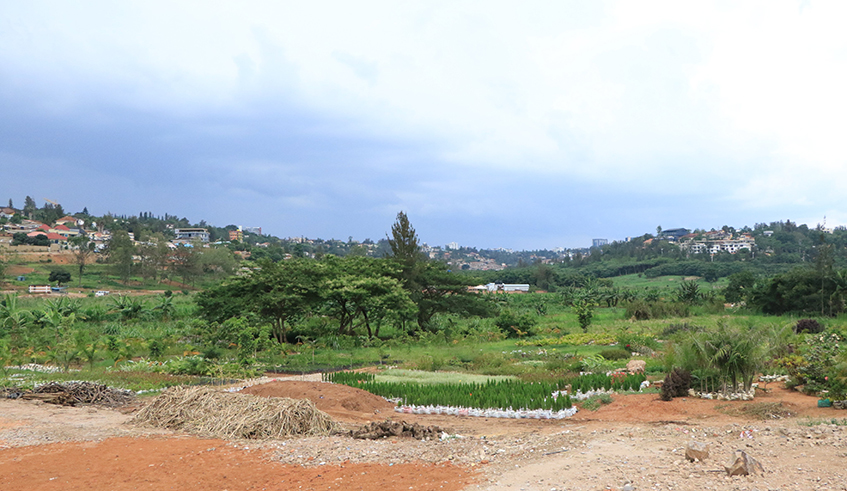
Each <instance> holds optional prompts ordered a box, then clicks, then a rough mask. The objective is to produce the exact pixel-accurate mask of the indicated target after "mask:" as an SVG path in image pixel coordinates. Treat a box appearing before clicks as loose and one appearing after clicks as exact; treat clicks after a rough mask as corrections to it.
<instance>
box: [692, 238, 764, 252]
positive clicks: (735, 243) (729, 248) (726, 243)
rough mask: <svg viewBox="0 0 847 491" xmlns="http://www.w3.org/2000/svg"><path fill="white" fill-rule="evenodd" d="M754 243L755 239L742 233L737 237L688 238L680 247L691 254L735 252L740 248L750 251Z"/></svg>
mask: <svg viewBox="0 0 847 491" xmlns="http://www.w3.org/2000/svg"><path fill="white" fill-rule="evenodd" d="M755 245H756V241H755V240H754V239H753V238H752V237H750V236H746V235H742V236H741V237H739V238H737V239H718V240H715V239H700V240H696V239H690V240H688V241H687V242H684V243H682V244H681V247H684V248H686V249H687V250H688V252H690V253H692V254H703V253H708V254H718V253H721V252H728V253H730V254H735V253H737V252H738V251H740V250H742V249H747V250H748V251H752V250H753V247H755Z"/></svg>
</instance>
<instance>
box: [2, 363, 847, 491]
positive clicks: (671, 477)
mask: <svg viewBox="0 0 847 491" xmlns="http://www.w3.org/2000/svg"><path fill="white" fill-rule="evenodd" d="M777 385H778V384H771V386H770V389H771V390H770V391H768V392H765V393H761V394H758V395H757V398H756V400H755V401H753V402H740V401H739V402H731V403H727V402H724V401H707V400H700V399H691V398H681V399H675V400H674V401H671V402H662V401H660V400H659V399H658V396H657V395H656V394H640V395H617V396H614V397H613V402H612V403H611V404H609V405H607V406H603V407H601V408H600V409H598V410H597V411H593V412H592V411H585V410H583V411H580V412H579V413H577V415H576V416H574V417H573V418H570V419H568V420H560V421H544V420H502V419H485V418H458V417H451V416H424V415H408V414H404V415H400V414H398V413H394V412H393V409H392V405H391V404H390V403H387V402H385V401H383V400H382V399H380V398H377V397H375V396H373V395H371V394H369V393H366V392H362V391H359V390H356V389H352V388H348V387H344V386H337V385H331V384H324V383H321V382H318V381H314V380H311V381H309V380H297V381H274V382H271V383H268V384H264V385H255V386H252V387H249V388H247V389H246V390H245V391H244V392H246V393H248V394H255V395H261V396H266V397H277V396H285V397H302V398H307V399H310V400H312V401H313V402H314V403H315V404H316V405H317V406H318V408H319V409H321V410H324V411H326V412H327V413H328V414H330V415H331V416H332V417H333V418H334V419H335V420H336V421H338V422H339V423H340V424H341V425H342V426H343V427H349V428H354V427H357V426H358V425H361V424H362V423H364V422H366V421H382V420H384V419H386V418H392V419H394V420H405V421H407V422H409V423H420V424H422V425H435V426H439V427H441V428H443V429H444V430H445V432H446V434H445V436H446V438H444V439H441V440H438V441H419V440H413V439H409V438H386V439H381V440H375V441H372V440H355V439H352V438H350V437H348V436H344V435H333V436H326V437H309V438H296V439H289V440H280V441H268V442H256V441H235V442H224V441H221V440H204V439H199V438H195V437H191V436H188V435H180V434H174V433H172V432H169V431H159V430H150V429H146V428H139V427H135V426H131V425H129V424H127V421H128V419H129V418H130V415H128V414H124V413H122V412H119V411H115V410H108V409H100V408H93V407H76V408H73V407H58V406H50V405H47V404H43V403H40V402H36V401H11V400H0V489H3V490H24V489H26V490H40V489H44V490H52V489H62V490H71V491H72V490H83V489H85V490H90V489H115V490H125V489H139V488H144V489H170V488H174V489H196V490H218V491H219V490H222V489H227V490H241V489H268V490H300V489H305V490H317V489H321V490H327V489H365V490H369V489H380V490H382V489H385V490H393V489H397V490H400V489H403V490H408V489H425V490H429V489H432V490H442V489H447V490H460V489H490V490H494V489H497V490H500V489H514V490H519V489H520V490H527V491H529V490H545V491H549V490H553V489H556V490H565V489H567V490H579V489H584V490H601V489H622V488H623V486H624V485H625V484H627V483H630V485H631V486H632V487H633V489H645V490H646V489H679V490H702V489H717V490H749V491H752V490H753V489H757V490H766V489H804V490H805V489H816V490H817V489H847V470H845V469H847V426H843V424H844V423H841V424H820V423H821V422H822V421H823V420H824V419H825V420H826V421H830V420H832V419H833V418H838V422H844V421H845V420H846V419H847V411H838V410H834V409H830V408H818V407H817V399H816V398H813V397H808V396H804V395H802V394H800V393H797V392H792V391H788V390H785V389H783V388H780V387H777ZM248 394H245V397H248V396H249V395H248ZM763 402H769V403H776V404H778V405H780V407H783V408H787V409H788V410H790V411H792V412H793V413H794V414H795V415H794V416H791V417H788V418H784V419H772V420H765V421H762V420H757V419H750V417H749V416H745V413H744V411H740V410H739V409H743V408H745V407H752V408H756V406H752V405H755V404H761V403H763ZM728 413H729V414H728ZM730 414H732V415H730ZM739 415H740V416H739ZM812 423H815V424H812ZM690 440H695V441H699V442H703V443H707V444H708V445H709V449H710V454H711V455H710V457H709V458H708V459H706V460H705V461H704V462H688V461H687V460H686V459H685V458H684V448H685V445H686V443H687V442H688V441H690ZM736 449H742V450H745V451H747V452H748V453H749V454H750V455H751V456H753V457H754V458H756V459H758V460H759V461H760V462H761V463H762V464H763V466H764V469H765V474H764V475H762V476H749V477H732V478H729V477H726V474H725V472H724V471H723V470H722V469H723V465H724V464H726V463H727V461H728V460H729V458H730V456H731V455H732V453H733V452H734V451H735V450H736Z"/></svg>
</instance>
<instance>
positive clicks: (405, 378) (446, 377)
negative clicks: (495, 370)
mask: <svg viewBox="0 0 847 491" xmlns="http://www.w3.org/2000/svg"><path fill="white" fill-rule="evenodd" d="M515 378H516V377H512V376H497V375H476V374H471V373H458V372H424V371H421V370H404V369H399V368H395V369H390V370H382V371H379V372H377V373H376V381H377V382H395V383H416V384H425V385H428V384H462V383H465V384H469V383H476V384H483V383H485V382H488V381H498V380H515Z"/></svg>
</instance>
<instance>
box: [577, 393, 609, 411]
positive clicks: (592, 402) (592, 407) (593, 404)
mask: <svg viewBox="0 0 847 491" xmlns="http://www.w3.org/2000/svg"><path fill="white" fill-rule="evenodd" d="M611 403H612V396H610V395H609V394H600V395H597V396H594V397H589V398H588V399H586V400H585V401H584V402H583V403H582V409H583V410H585V411H596V410H598V409H600V406H605V405H606V404H611Z"/></svg>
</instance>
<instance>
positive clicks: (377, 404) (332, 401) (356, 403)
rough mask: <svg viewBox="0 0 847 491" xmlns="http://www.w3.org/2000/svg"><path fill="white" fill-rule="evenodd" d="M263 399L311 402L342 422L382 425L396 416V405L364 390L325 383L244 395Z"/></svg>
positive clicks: (274, 385)
mask: <svg viewBox="0 0 847 491" xmlns="http://www.w3.org/2000/svg"><path fill="white" fill-rule="evenodd" d="M241 392H242V393H245V394H253V395H257V396H261V397H290V398H292V399H308V400H310V401H312V402H313V403H315V406H316V407H317V408H318V409H319V410H321V411H323V412H325V413H327V414H329V415H330V416H332V417H333V418H334V419H337V420H339V421H347V422H353V423H360V422H363V421H381V420H383V419H385V418H387V417H390V416H393V415H394V404H392V403H390V402H388V401H386V400H385V399H383V398H382V397H379V396H376V395H373V394H371V393H370V392H366V391H364V390H361V389H356V388H353V387H348V386H346V385H340V384H330V383H326V382H300V381H281V380H280V381H276V382H270V383H267V384H261V385H254V386H252V387H247V388H246V389H244V390H242V391H241Z"/></svg>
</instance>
